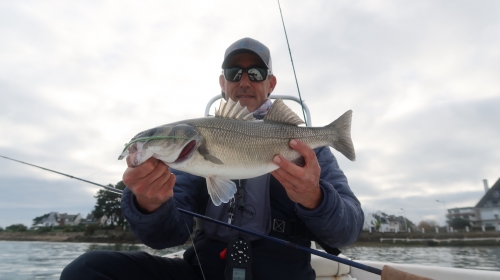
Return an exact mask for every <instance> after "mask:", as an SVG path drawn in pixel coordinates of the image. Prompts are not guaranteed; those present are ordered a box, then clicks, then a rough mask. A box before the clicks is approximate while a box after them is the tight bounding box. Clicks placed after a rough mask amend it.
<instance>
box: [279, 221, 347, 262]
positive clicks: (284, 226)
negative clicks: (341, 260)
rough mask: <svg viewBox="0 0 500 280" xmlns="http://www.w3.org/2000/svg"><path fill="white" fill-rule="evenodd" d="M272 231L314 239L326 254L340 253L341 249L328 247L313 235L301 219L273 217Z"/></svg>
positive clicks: (303, 238) (294, 236)
mask: <svg viewBox="0 0 500 280" xmlns="http://www.w3.org/2000/svg"><path fill="white" fill-rule="evenodd" d="M272 231H274V232H278V233H281V234H285V235H287V236H289V237H293V238H299V239H302V240H307V241H311V240H314V241H315V242H316V243H318V244H319V245H320V246H321V248H323V249H324V250H325V251H326V252H327V253H328V254H332V255H335V256H338V255H339V254H340V253H341V251H340V250H339V249H338V248H333V247H330V246H328V245H326V243H324V242H323V241H321V240H320V239H319V238H317V237H316V236H314V234H312V232H311V231H310V230H309V228H307V226H306V225H305V223H304V222H302V221H296V220H279V219H273V224H272Z"/></svg>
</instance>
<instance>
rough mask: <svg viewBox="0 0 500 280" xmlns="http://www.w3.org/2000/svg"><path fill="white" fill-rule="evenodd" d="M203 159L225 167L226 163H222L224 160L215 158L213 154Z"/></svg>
mask: <svg viewBox="0 0 500 280" xmlns="http://www.w3.org/2000/svg"><path fill="white" fill-rule="evenodd" d="M203 158H205V159H206V160H208V161H211V162H213V163H215V164H220V165H223V164H224V163H223V162H222V160H220V159H218V158H217V157H216V156H213V155H211V154H206V155H203Z"/></svg>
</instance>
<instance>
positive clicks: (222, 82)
mask: <svg viewBox="0 0 500 280" xmlns="http://www.w3.org/2000/svg"><path fill="white" fill-rule="evenodd" d="M219 85H220V93H221V95H222V98H224V99H226V100H227V98H226V93H225V92H224V87H225V85H226V79H224V75H220V76H219Z"/></svg>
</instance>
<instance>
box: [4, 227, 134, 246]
mask: <svg viewBox="0 0 500 280" xmlns="http://www.w3.org/2000/svg"><path fill="white" fill-rule="evenodd" d="M0 240H2V241H43V242H75V243H87V242H93V243H130V244H142V242H141V241H139V239H137V238H136V237H135V235H134V234H133V233H132V232H122V231H105V230H99V231H96V232H95V233H94V234H93V235H91V236H85V234H84V233H83V232H46V233H36V232H5V231H4V232H0Z"/></svg>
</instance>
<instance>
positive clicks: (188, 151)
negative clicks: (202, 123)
mask: <svg viewBox="0 0 500 280" xmlns="http://www.w3.org/2000/svg"><path fill="white" fill-rule="evenodd" d="M195 150H196V140H191V141H189V143H187V144H186V145H185V146H184V148H183V149H182V151H181V153H180V154H179V156H178V157H177V159H176V160H175V161H174V163H179V162H182V161H184V160H186V159H189V158H190V157H191V155H193V152H194V151H195Z"/></svg>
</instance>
